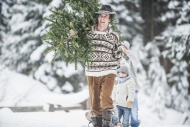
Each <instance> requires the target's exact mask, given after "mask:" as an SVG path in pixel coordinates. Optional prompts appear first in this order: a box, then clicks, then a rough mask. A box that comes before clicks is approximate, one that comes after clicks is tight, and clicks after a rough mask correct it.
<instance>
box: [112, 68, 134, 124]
mask: <svg viewBox="0 0 190 127" xmlns="http://www.w3.org/2000/svg"><path fill="white" fill-rule="evenodd" d="M134 94H135V82H134V80H133V79H132V78H131V77H130V76H129V71H128V68H127V66H121V67H120V69H119V72H118V77H117V89H116V92H115V93H114V95H115V98H114V97H113V101H115V102H116V108H117V111H118V119H119V122H121V118H122V117H123V121H122V126H123V127H129V116H130V113H131V108H132V106H133V101H134Z"/></svg>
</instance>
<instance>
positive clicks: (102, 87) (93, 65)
mask: <svg viewBox="0 0 190 127" xmlns="http://www.w3.org/2000/svg"><path fill="white" fill-rule="evenodd" d="M95 13H96V14H97V19H96V25H94V26H92V30H91V31H90V32H89V34H88V37H89V38H90V39H91V40H92V43H93V52H92V54H91V61H90V62H89V63H87V64H86V67H85V73H86V75H87V81H88V86H89V94H90V105H91V107H90V110H91V113H90V114H91V120H92V124H93V126H94V127H111V126H112V123H111V119H112V109H113V101H112V98H111V94H112V90H113V86H114V82H115V77H116V74H117V69H118V68H119V63H120V61H119V60H120V58H121V50H122V49H121V48H120V46H121V44H120V42H119V36H118V34H117V33H116V32H114V31H113V30H112V29H111V28H110V27H109V24H110V22H111V21H112V18H113V15H114V14H115V12H113V10H112V8H111V6H109V5H102V6H101V8H100V9H99V11H98V12H95ZM74 34H75V32H74V31H73V30H70V35H71V36H72V35H74Z"/></svg>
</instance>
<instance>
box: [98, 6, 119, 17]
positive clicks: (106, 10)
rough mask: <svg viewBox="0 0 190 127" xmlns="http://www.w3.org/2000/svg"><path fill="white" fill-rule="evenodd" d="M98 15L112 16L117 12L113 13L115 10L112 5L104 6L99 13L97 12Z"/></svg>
mask: <svg viewBox="0 0 190 127" xmlns="http://www.w3.org/2000/svg"><path fill="white" fill-rule="evenodd" d="M95 13H96V14H110V15H113V14H115V12H113V9H112V8H111V6H110V5H102V6H101V7H100V9H99V10H98V12H95Z"/></svg>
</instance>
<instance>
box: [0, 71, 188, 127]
mask: <svg viewBox="0 0 190 127" xmlns="http://www.w3.org/2000/svg"><path fill="white" fill-rule="evenodd" d="M87 96H88V90H87V88H86V87H84V89H83V91H81V92H79V93H73V94H69V95H61V94H55V93H52V92H50V91H48V89H47V88H46V87H45V86H44V85H43V84H41V83H39V82H37V81H35V80H33V79H32V78H30V77H27V76H24V75H21V74H18V73H15V72H11V71H10V70H7V69H4V70H3V71H1V72H0V106H2V107H3V106H29V105H30V106H34V105H44V104H45V103H47V102H48V101H52V100H54V102H55V103H56V102H58V101H60V100H61V101H64V102H63V104H66V105H76V104H77V103H79V102H81V101H82V100H84V99H86V98H87ZM152 102H153V101H152V100H151V98H150V97H148V96H146V95H145V94H144V93H143V92H141V91H140V92H139V117H140V119H141V125H140V127H190V113H183V114H182V113H180V112H177V111H175V110H172V109H166V108H164V110H163V113H164V118H160V117H159V116H158V115H157V113H156V112H155V111H154V108H153V107H154V106H153V105H154V104H152ZM85 112H86V110H82V109H81V110H71V111H69V112H65V111H55V112H12V111H11V110H10V109H8V108H1V109H0V127H87V126H88V121H87V120H86V119H85V117H84V113H85ZM187 117H188V118H189V119H188V120H187V121H186V122H185V125H182V124H183V123H184V120H185V118H187Z"/></svg>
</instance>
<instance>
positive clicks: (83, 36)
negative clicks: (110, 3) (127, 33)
mask: <svg viewBox="0 0 190 127" xmlns="http://www.w3.org/2000/svg"><path fill="white" fill-rule="evenodd" d="M64 2H65V6H64V8H61V9H58V8H54V9H51V12H52V14H51V15H50V16H49V17H47V18H46V20H49V21H50V24H49V25H48V29H49V30H48V32H47V34H45V35H44V36H43V38H42V39H43V40H44V41H45V42H47V43H49V44H50V45H51V47H50V48H49V49H48V50H46V52H45V54H48V53H49V52H51V51H54V59H53V61H54V60H55V59H56V58H58V57H61V58H62V59H63V61H65V62H67V63H71V62H75V69H77V67H76V65H77V62H78V61H81V62H84V63H86V62H89V61H90V57H89V54H90V53H91V51H92V43H91V41H90V39H89V38H88V36H87V35H88V32H89V31H90V30H91V27H92V26H93V25H95V23H96V15H95V12H96V11H98V8H99V7H100V3H99V0H88V1H87V0H80V1H78V0H64ZM112 27H113V29H116V27H115V25H114V22H113V24H112ZM71 29H72V30H74V31H75V35H74V36H72V37H71V36H70V35H69V30H71Z"/></svg>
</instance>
